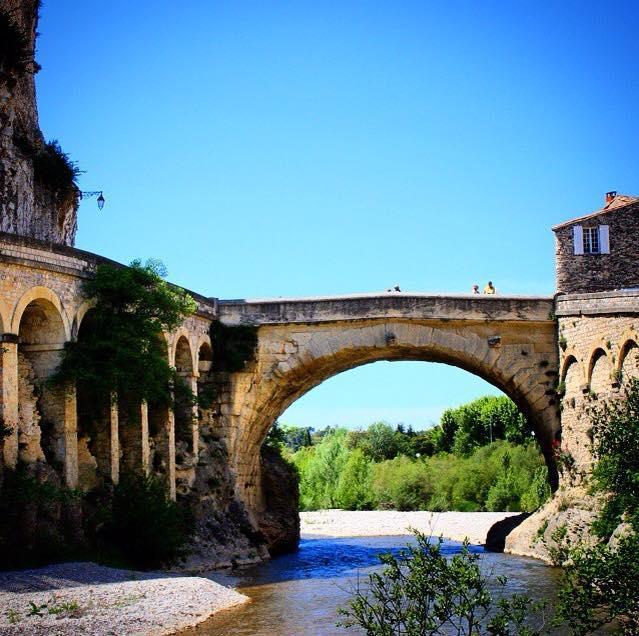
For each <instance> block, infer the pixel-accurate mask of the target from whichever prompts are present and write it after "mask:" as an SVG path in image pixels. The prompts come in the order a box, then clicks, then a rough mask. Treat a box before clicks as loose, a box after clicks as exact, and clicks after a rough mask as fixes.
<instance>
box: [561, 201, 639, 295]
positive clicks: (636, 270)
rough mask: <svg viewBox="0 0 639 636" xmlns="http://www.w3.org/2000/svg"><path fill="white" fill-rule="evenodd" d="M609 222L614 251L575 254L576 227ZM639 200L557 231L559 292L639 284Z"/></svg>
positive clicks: (594, 290)
mask: <svg viewBox="0 0 639 636" xmlns="http://www.w3.org/2000/svg"><path fill="white" fill-rule="evenodd" d="M575 225H582V226H583V227H590V226H597V225H608V226H609V227H610V254H575V253H574V244H573V227H574V226H575ZM638 233H639V203H635V204H633V205H628V206H625V207H621V208H617V209H614V210H612V211H610V212H607V213H603V214H600V215H597V216H594V217H591V218H588V219H587V220H584V221H575V222H574V223H571V224H570V225H566V226H563V227H560V228H558V229H556V230H555V253H556V268H557V291H558V292H560V293H570V294H572V293H588V292H600V291H609V290H615V289H628V288H634V287H639V258H637V257H638V255H639V251H638V248H637V234H638Z"/></svg>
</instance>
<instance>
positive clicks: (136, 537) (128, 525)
mask: <svg viewBox="0 0 639 636" xmlns="http://www.w3.org/2000/svg"><path fill="white" fill-rule="evenodd" d="M109 504H110V505H109V506H108V507H107V510H106V512H105V521H104V523H103V525H102V527H101V537H102V540H103V542H104V547H105V548H106V549H107V550H108V551H109V552H111V553H113V552H115V554H116V555H118V556H120V557H121V558H123V559H124V560H125V562H126V563H128V564H130V565H133V566H134V567H136V568H154V567H158V566H161V565H170V564H172V563H174V562H175V561H176V559H178V558H179V557H180V556H181V555H182V553H183V548H184V545H185V543H186V540H187V538H188V534H189V530H190V525H191V523H190V519H189V518H188V515H186V514H185V512H184V511H182V510H180V509H179V508H178V505H177V504H176V503H175V502H174V501H171V500H170V499H169V497H168V496H167V493H166V488H165V486H164V484H163V483H162V482H161V481H160V479H159V478H157V477H145V476H142V475H132V474H129V475H124V476H123V478H122V480H121V481H120V483H119V484H118V485H117V486H115V488H114V491H113V498H112V500H111V501H110V502H109Z"/></svg>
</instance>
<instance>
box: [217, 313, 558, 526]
mask: <svg viewBox="0 0 639 636" xmlns="http://www.w3.org/2000/svg"><path fill="white" fill-rule="evenodd" d="M499 331H500V333H501V335H500V336H499V337H495V336H494V335H493V334H494V332H495V327H494V326H491V325H489V324H487V323H477V324H465V325H455V323H454V322H448V323H446V322H439V323H435V324H433V323H421V324H420V323H416V322H402V321H399V320H398V321H390V322H389V321H358V322H343V323H334V324H333V325H326V324H323V325H317V326H311V325H306V326H304V325H293V326H284V325H282V326H263V327H260V329H259V331H258V335H259V341H258V350H257V359H256V363H255V366H254V368H253V369H251V370H248V371H247V372H246V373H241V374H236V377H235V378H233V379H232V386H231V388H230V394H229V402H230V404H229V405H224V404H222V405H221V409H222V414H223V416H225V417H227V418H228V425H229V440H230V451H231V452H230V456H231V458H232V461H234V463H235V465H234V466H233V468H234V470H235V473H236V489H237V492H238V496H239V497H240V498H241V499H242V500H243V501H244V502H245V503H246V505H247V507H248V508H249V511H251V512H253V513H258V514H259V512H260V510H261V509H262V508H263V501H262V496H261V477H260V464H259V461H260V447H261V445H262V443H263V440H264V438H265V437H266V434H267V432H268V430H269V428H270V427H271V425H272V424H273V422H274V421H275V419H277V417H278V416H279V415H280V414H281V413H282V412H283V411H284V410H285V409H286V408H288V406H289V405H290V404H292V403H293V402H294V401H295V400H297V399H298V398H299V397H301V396H302V395H304V394H305V393H306V392H308V391H309V390H311V389H312V388H313V387H315V386H317V385H318V384H320V383H321V382H323V381H324V380H326V379H328V378H330V377H332V376H334V375H337V374H338V373H341V372H343V371H346V370H348V369H352V368H354V367H357V366H361V365H364V364H368V363H372V362H376V361H378V360H389V361H392V360H415V361H425V362H440V363H446V364H450V365H453V366H456V367H459V368H461V369H464V370H466V371H469V372H470V373H473V374H475V375H478V376H479V377H481V378H483V379H485V380H486V381H488V382H490V383H491V384H493V385H494V386H496V387H498V388H499V389H500V390H502V391H503V392H504V393H506V394H507V395H508V396H509V397H511V398H512V399H513V400H514V402H515V403H516V404H517V405H518V406H519V407H520V409H521V410H522V411H523V412H524V413H525V414H526V415H527V416H528V417H529V419H530V421H531V423H532V425H533V427H534V428H535V431H536V434H537V438H538V440H539V442H540V445H541V448H542V451H543V453H544V455H545V457H546V461H547V463H548V465H549V468H550V471H551V475H552V482H553V485H556V481H557V478H556V469H555V466H554V460H553V456H552V441H553V439H554V437H555V435H556V434H557V432H558V430H559V423H558V416H557V405H556V403H555V402H556V400H555V396H554V390H552V385H553V384H554V382H555V377H556V371H555V369H556V366H557V362H556V349H555V336H554V331H553V330H552V327H550V328H549V329H547V330H544V332H543V333H541V332H537V333H534V332H530V331H528V330H523V329H521V328H520V327H519V326H518V325H510V326H507V325H500V328H499ZM552 376H555V377H552ZM225 414H226V415H225Z"/></svg>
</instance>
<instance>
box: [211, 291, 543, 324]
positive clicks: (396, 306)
mask: <svg viewBox="0 0 639 636" xmlns="http://www.w3.org/2000/svg"><path fill="white" fill-rule="evenodd" d="M553 307H554V301H553V299H552V297H549V296H548V297H547V296H488V295H485V296H484V295H471V294H458V295H439V294H415V293H404V292H388V293H385V294H356V295H350V296H333V297H327V296H322V297H316V298H273V299H255V300H220V301H219V305H218V311H219V317H220V320H221V321H222V322H223V323H224V324H227V325H239V324H252V325H277V324H291V323H305V324H311V323H321V322H337V321H344V320H349V321H350V320H375V319H380V318H381V319H384V318H388V319H414V320H415V319H416V320H465V321H479V322H490V321H497V320H498V321H526V322H550V321H552V320H553Z"/></svg>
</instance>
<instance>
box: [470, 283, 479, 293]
mask: <svg viewBox="0 0 639 636" xmlns="http://www.w3.org/2000/svg"><path fill="white" fill-rule="evenodd" d="M471 293H472V294H478V293H479V285H473V290H472V292H471Z"/></svg>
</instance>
